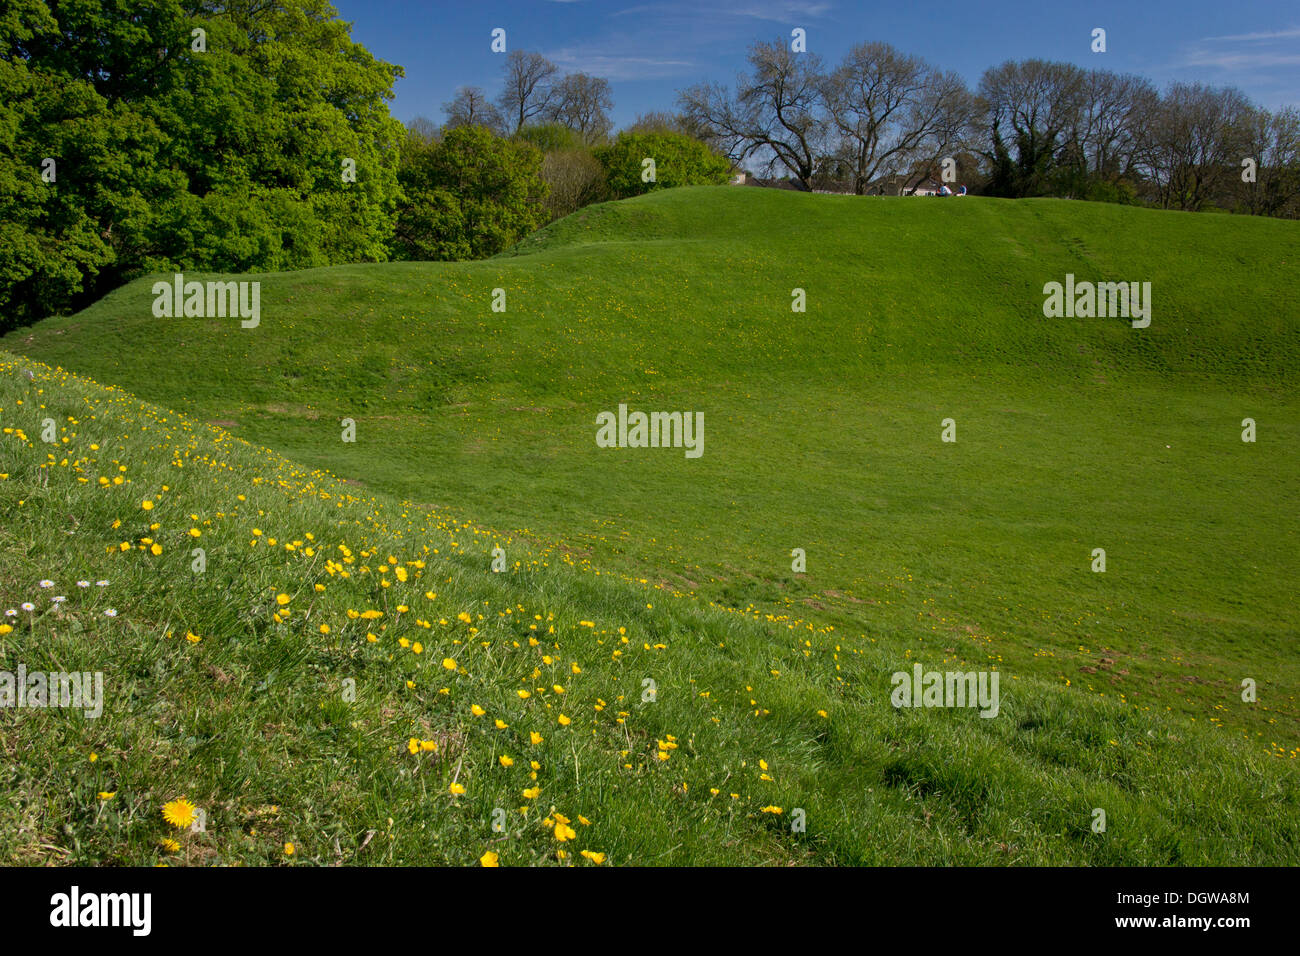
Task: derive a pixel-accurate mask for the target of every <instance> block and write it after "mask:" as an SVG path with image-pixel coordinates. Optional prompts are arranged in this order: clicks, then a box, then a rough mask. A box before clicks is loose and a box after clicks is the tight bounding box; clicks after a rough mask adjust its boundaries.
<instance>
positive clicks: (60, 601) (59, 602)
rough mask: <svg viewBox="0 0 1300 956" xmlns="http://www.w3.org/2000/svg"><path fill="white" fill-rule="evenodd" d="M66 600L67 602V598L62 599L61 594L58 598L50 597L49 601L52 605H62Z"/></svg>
mask: <svg viewBox="0 0 1300 956" xmlns="http://www.w3.org/2000/svg"><path fill="white" fill-rule="evenodd" d="M66 600H67V598H66V597H64V596H63V595H62V594H60V595H59V596H58V597H52V598H50V601H51V603H53V604H62V603H63V602H64V601H66Z"/></svg>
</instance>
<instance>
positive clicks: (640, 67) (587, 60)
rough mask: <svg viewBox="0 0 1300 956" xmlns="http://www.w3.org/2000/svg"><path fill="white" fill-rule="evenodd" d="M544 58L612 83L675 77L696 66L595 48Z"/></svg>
mask: <svg viewBox="0 0 1300 956" xmlns="http://www.w3.org/2000/svg"><path fill="white" fill-rule="evenodd" d="M602 46H603V45H602ZM543 54H544V55H545V56H546V58H547V59H548V60H551V61H552V62H553V63H555V64H556V65H557V66H559V67H560V68H561V69H562V70H565V71H566V72H569V71H572V72H581V73H590V74H592V75H593V76H603V77H604V78H605V79H607V80H610V81H611V82H619V81H625V80H653V79H659V78H662V77H668V76H675V75H678V74H680V73H682V72H683V71H686V70H689V69H691V68H692V67H694V66H695V65H696V64H695V63H693V62H692V61H691V60H682V59H676V58H672V57H654V56H642V55H637V54H635V53H631V52H625V53H619V52H611V51H610V48H609V47H608V46H603V49H597V48H596V47H595V45H593V47H592V48H578V47H568V48H565V49H560V50H545V51H543Z"/></svg>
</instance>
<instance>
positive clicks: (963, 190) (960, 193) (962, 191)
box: [957, 183, 966, 196]
mask: <svg viewBox="0 0 1300 956" xmlns="http://www.w3.org/2000/svg"><path fill="white" fill-rule="evenodd" d="M957 195H958V196H964V195H966V184H965V183H962V184H961V188H960V189H958V190H957Z"/></svg>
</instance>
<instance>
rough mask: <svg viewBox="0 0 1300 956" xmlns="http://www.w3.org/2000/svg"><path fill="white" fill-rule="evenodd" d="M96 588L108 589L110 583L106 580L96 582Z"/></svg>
mask: <svg viewBox="0 0 1300 956" xmlns="http://www.w3.org/2000/svg"><path fill="white" fill-rule="evenodd" d="M95 587H97V588H106V587H108V581H107V580H104V581H96V582H95Z"/></svg>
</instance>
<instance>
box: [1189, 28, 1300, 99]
mask: <svg viewBox="0 0 1300 956" xmlns="http://www.w3.org/2000/svg"><path fill="white" fill-rule="evenodd" d="M1170 66H1171V67H1172V69H1173V70H1174V71H1176V72H1184V71H1196V72H1197V73H1199V74H1200V75H1199V76H1197V77H1196V78H1197V79H1201V80H1204V81H1207V82H1211V83H1215V84H1228V85H1232V86H1239V87H1246V88H1251V89H1253V90H1254V91H1256V94H1257V95H1259V96H1261V97H1262V98H1263V99H1264V100H1265V101H1266V102H1265V105H1280V104H1283V103H1294V102H1295V101H1296V99H1297V94H1298V86H1297V83H1296V79H1295V77H1296V70H1297V68H1300V26H1286V27H1282V28H1279V29H1276V30H1255V31H1251V32H1247V33H1233V34H1226V35H1223V36H1209V37H1202V38H1201V39H1199V40H1196V41H1195V42H1192V43H1189V44H1187V45H1185V46H1184V47H1183V48H1182V49H1181V50H1179V51H1178V54H1177V55H1176V56H1175V58H1174V59H1173V61H1172V62H1171V63H1170Z"/></svg>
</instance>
